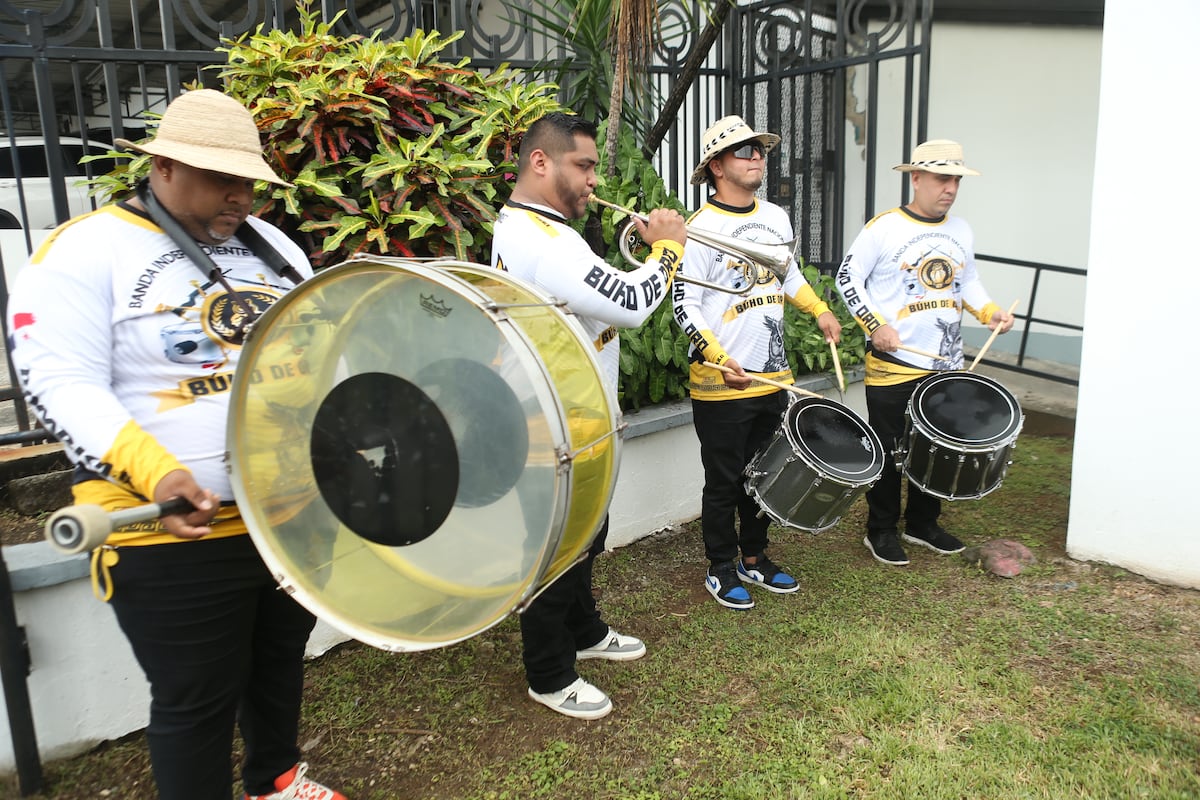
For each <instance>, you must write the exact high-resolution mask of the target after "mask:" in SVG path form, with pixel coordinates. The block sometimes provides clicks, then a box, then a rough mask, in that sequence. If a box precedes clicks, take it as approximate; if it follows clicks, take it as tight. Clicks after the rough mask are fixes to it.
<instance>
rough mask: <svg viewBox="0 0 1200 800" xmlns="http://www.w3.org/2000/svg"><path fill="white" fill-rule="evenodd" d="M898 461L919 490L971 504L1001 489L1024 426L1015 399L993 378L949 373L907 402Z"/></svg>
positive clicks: (929, 382) (928, 383)
mask: <svg viewBox="0 0 1200 800" xmlns="http://www.w3.org/2000/svg"><path fill="white" fill-rule="evenodd" d="M905 415H906V421H905V433H904V438H903V439H902V442H903V443H904V445H903V449H902V451H901V452H898V453H897V459H896V460H897V462H899V463H900V464H901V467H902V471H903V472H904V474H905V476H906V477H907V478H908V479H909V480H910V481H912V482H913V483H914V484H916V486H917V487H918V488H920V489H921V491H923V492H925V493H926V494H931V495H933V496H934V497H940V498H942V499H943V500H975V499H977V498H980V497H983V496H984V495H986V494H988V493H989V492H992V491H994V490H995V489H998V488H999V487H1000V484H1001V482H1002V481H1003V480H1004V476H1005V475H1006V474H1007V473H1008V467H1009V465H1010V464H1012V458H1011V455H1012V450H1013V448H1014V447H1015V446H1016V441H1017V435H1018V434H1019V433H1020V432H1021V425H1022V424H1023V423H1024V421H1025V417H1024V415H1023V414H1022V413H1021V406H1020V404H1019V403H1018V402H1017V398H1015V397H1013V395H1012V394H1011V393H1010V392H1009V391H1008V390H1007V389H1005V388H1004V387H1003V386H1001V385H1000V384H999V383H997V382H996V381H994V380H992V379H991V378H987V377H984V376H983V375H975V374H974V373H971V372H947V373H944V374H941V375H935V376H934V377H932V378H928V379H926V380H925V381H924V382H922V383H921V385H920V386H918V387H917V389H916V391H914V392H913V393H912V396H911V397H910V398H909V400H908V408H907V410H906V411H905Z"/></svg>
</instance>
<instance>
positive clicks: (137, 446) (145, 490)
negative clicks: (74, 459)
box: [102, 420, 187, 497]
mask: <svg viewBox="0 0 1200 800" xmlns="http://www.w3.org/2000/svg"><path fill="white" fill-rule="evenodd" d="M102 460H103V461H104V463H106V464H110V465H112V475H113V478H114V479H115V480H116V481H118V482H119V483H124V484H128V485H129V486H130V487H131V488H132V489H133V490H134V491H135V492H137V493H138V494H140V495H142V496H143V497H154V487H155V486H158V482H159V481H161V480H162V479H163V477H165V476H166V474H167V473H168V472H173V471H175V470H177V469H187V467H185V466H184V465H183V464H181V463H180V462H179V459H177V458H175V456H173V455H171V453H170V452H169V451H168V450H167V449H166V448H165V447H163V446H162V445H161V444H159V443H158V440H157V439H155V438H154V437H153V436H151V435H150V434H148V433H146V431H145V430H143V429H142V426H141V425H138V424H137V423H136V422H134V421H133V420H130V421H129V422H127V423H125V427H123V428H121V430H120V432H119V433H118V434H117V438H116V439H114V440H113V443H112V446H111V447H109V449H108V452H107V453H105V454H104V458H103V459H102Z"/></svg>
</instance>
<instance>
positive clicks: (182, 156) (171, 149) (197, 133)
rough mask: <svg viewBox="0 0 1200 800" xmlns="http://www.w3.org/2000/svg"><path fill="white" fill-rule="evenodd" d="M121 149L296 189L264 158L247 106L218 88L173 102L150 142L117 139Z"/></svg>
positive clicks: (191, 93) (252, 118)
mask: <svg viewBox="0 0 1200 800" xmlns="http://www.w3.org/2000/svg"><path fill="white" fill-rule="evenodd" d="M116 145H117V147H120V148H123V149H125V150H133V151H135V152H138V153H149V154H150V155H154V156H165V157H166V158H173V159H175V160H176V161H181V162H183V163H184V164H187V165H188V166H189V167H195V168H196V169H206V170H210V171H212V172H220V173H223V174H225V175H236V176H237V177H239V178H251V179H253V180H256V181H267V182H268V183H277V184H279V185H281V186H291V184H290V183H288V182H287V181H285V180H284V179H283V178H280V177H279V176H278V175H276V174H275V171H274V170H273V169H271V167H270V166H268V165H267V162H266V161H265V160H264V159H263V155H262V142H260V141H259V138H258V127H257V126H256V125H255V124H254V117H252V116H251V115H250V112H249V111H248V110H247V109H246V107H245V106H243V105H242V104H241V103H239V102H238V101H237V100H234V99H233V98H232V97H230V96H229V95H226V94H222V93H221V92H218V91H215V90H213V89H195V90H193V91H190V92H185V93H184V94H181V95H180V96H179V97H177V98H175V99H174V100H172V101H171V103H170V105H168V106H167V110H166V111H165V112H164V113H163V116H162V120H161V121H160V122H159V123H158V129H157V131H156V132H155V136H154V139H152V140H151V141H148V142H141V143H136V144H135V143H134V142H131V141H129V140H128V139H117V140H116Z"/></svg>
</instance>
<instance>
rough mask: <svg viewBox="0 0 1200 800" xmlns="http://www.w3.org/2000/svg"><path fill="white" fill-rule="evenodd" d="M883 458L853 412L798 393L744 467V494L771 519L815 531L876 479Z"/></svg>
mask: <svg viewBox="0 0 1200 800" xmlns="http://www.w3.org/2000/svg"><path fill="white" fill-rule="evenodd" d="M884 458H885V453H884V449H883V445H882V444H881V443H880V441H879V437H878V436H876V435H875V432H874V431H873V430H871V429H870V427H868V426H867V423H866V422H864V421H863V420H862V418H861V417H859V416H858V415H857V414H855V413H854V412H853V411H852V410H850V409H849V408H846V407H845V406H843V405H840V404H838V403H835V402H833V401H832V400H826V399H825V398H823V397H802V398H800V399H798V400H795V401H794V402H792V403H791V404H790V405H789V406H788V409H787V411H786V412H784V415H783V422H782V427H781V428H780V430H778V431H776V432H775V436H774V438H773V439H772V440H771V441H770V443H768V444H767V446H766V447H764V448H763V449H762V450H761V451H759V452H758V454H757V455H755V456H754V458H753V459H752V460H751V461H750V463H749V465H747V467H746V492H747V493H748V494H750V495H751V496H752V497H754V499H755V501H756V502H757V503H758V505H759V506H760V507H761V508H762V510H763V511H765V512H766V513H767V514H768V515H769V516H770V517H771V518H772V519H774V520H775V521H776V522H779V523H780V524H782V525H787V526H789V527H792V528H800V529H801V530H806V531H812V532H814V533H815V532H819V531H823V530H825V529H827V528H830V527H832V526H833V525H835V524H837V521H838V520H839V519H841V518H842V515H843V514H845V513H846V510H847V509H848V508H849V507H850V504H851V503H853V502H854V499H855V498H856V497H858V496H859V495H860V494H862V493H863V492H865V491H866V490H867V489H869V488H870V487H871V485H872V484H873V483H875V481H876V480H878V479H879V476H880V475H881V474H882V473H883V464H884Z"/></svg>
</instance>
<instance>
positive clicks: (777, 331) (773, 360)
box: [762, 319, 788, 372]
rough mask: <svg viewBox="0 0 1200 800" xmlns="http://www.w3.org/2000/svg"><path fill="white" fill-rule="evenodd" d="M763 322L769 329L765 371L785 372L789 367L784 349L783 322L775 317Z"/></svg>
mask: <svg viewBox="0 0 1200 800" xmlns="http://www.w3.org/2000/svg"><path fill="white" fill-rule="evenodd" d="M762 322H763V327H764V328H766V329H767V360H766V363H764V364H763V372H783V371H784V370H785V369H788V360H787V353H786V352H785V351H784V349H783V322H782V321H781V320H774V319H764V320H763V321H762Z"/></svg>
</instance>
